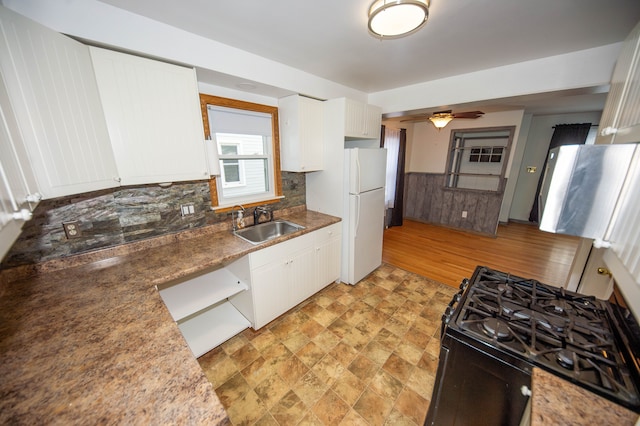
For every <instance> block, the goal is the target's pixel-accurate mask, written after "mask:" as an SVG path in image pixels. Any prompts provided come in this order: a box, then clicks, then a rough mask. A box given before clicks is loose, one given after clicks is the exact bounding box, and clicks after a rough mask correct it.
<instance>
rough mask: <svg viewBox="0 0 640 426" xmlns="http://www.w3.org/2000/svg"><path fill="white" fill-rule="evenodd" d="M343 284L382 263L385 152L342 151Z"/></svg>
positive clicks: (369, 271)
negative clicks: (343, 186)
mask: <svg viewBox="0 0 640 426" xmlns="http://www.w3.org/2000/svg"><path fill="white" fill-rule="evenodd" d="M344 156H345V158H344V178H345V179H344V182H345V190H344V204H343V205H344V209H345V211H344V214H343V216H342V220H343V227H342V232H343V239H342V273H341V280H342V282H345V283H349V284H356V283H357V282H358V281H360V280H361V279H362V278H364V277H365V276H367V275H368V274H369V273H371V272H372V271H373V270H374V269H376V268H377V267H378V266H380V265H381V264H382V236H383V232H384V210H385V202H384V187H385V180H386V167H387V150H386V149H382V148H376V149H374V148H352V149H345V152H344Z"/></svg>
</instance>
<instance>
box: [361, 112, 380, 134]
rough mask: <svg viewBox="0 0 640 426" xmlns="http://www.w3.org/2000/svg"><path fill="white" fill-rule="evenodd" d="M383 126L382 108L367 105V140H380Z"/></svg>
mask: <svg viewBox="0 0 640 426" xmlns="http://www.w3.org/2000/svg"><path fill="white" fill-rule="evenodd" d="M381 125H382V108H380V107H377V106H375V105H366V110H365V124H364V134H365V136H366V137H367V138H371V139H378V138H379V137H380V126H381Z"/></svg>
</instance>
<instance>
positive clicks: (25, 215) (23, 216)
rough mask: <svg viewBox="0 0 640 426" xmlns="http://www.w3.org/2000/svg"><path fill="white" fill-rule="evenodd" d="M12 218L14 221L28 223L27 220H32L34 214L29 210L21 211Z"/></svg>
mask: <svg viewBox="0 0 640 426" xmlns="http://www.w3.org/2000/svg"><path fill="white" fill-rule="evenodd" d="M11 216H12V217H13V219H14V220H24V221H25V222H26V221H27V220H31V218H32V217H33V213H31V211H29V210H27V209H21V210H20V211H19V212H15V213H13V214H12V215H11Z"/></svg>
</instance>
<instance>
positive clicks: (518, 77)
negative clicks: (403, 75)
mask: <svg viewBox="0 0 640 426" xmlns="http://www.w3.org/2000/svg"><path fill="white" fill-rule="evenodd" d="M621 47H622V43H615V44H610V45H607V46H602V47H597V48H593V49H587V50H581V51H578V52H572V53H568V54H565V55H558V56H551V57H548V58H542V59H536V60H532V61H526V62H521V63H517V64H511V65H505V66H502V67H496V68H491V69H487V70H482V71H477V72H473V73H468V74H461V75H456V76H451V77H447V78H442V79H439V80H433V81H427V82H423V83H418V84H414V85H411V86H405V87H399V88H396V89H390V90H386V91H381V92H376V93H370V94H369V103H371V104H374V105H378V106H380V107H382V112H383V113H394V112H401V111H411V110H415V109H420V108H432V107H443V106H447V105H456V104H462V103H467V102H476V101H484V100H488V99H500V98H507V97H512V96H522V95H530V94H538V93H545V92H554V91H558V90H568V89H576V88H583V87H598V86H603V85H604V86H606V85H608V84H609V81H610V80H611V74H612V72H613V66H614V65H615V62H616V59H617V57H618V54H619V52H620V48H621ZM587 64H588V66H587ZM443 109H446V108H443Z"/></svg>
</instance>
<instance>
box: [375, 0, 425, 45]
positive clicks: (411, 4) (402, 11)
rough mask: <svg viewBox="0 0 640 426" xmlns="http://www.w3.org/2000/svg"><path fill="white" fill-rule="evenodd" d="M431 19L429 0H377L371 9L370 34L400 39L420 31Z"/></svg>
mask: <svg viewBox="0 0 640 426" xmlns="http://www.w3.org/2000/svg"><path fill="white" fill-rule="evenodd" d="M428 17H429V1H428V0H376V1H374V2H373V4H372V5H371V7H370V8H369V32H370V33H371V34H373V35H374V36H376V37H379V38H381V39H382V38H385V39H387V38H399V37H404V36H406V35H409V34H411V33H414V32H416V31H418V30H419V29H420V28H422V27H423V26H424V24H426V23H427V18H428Z"/></svg>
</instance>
